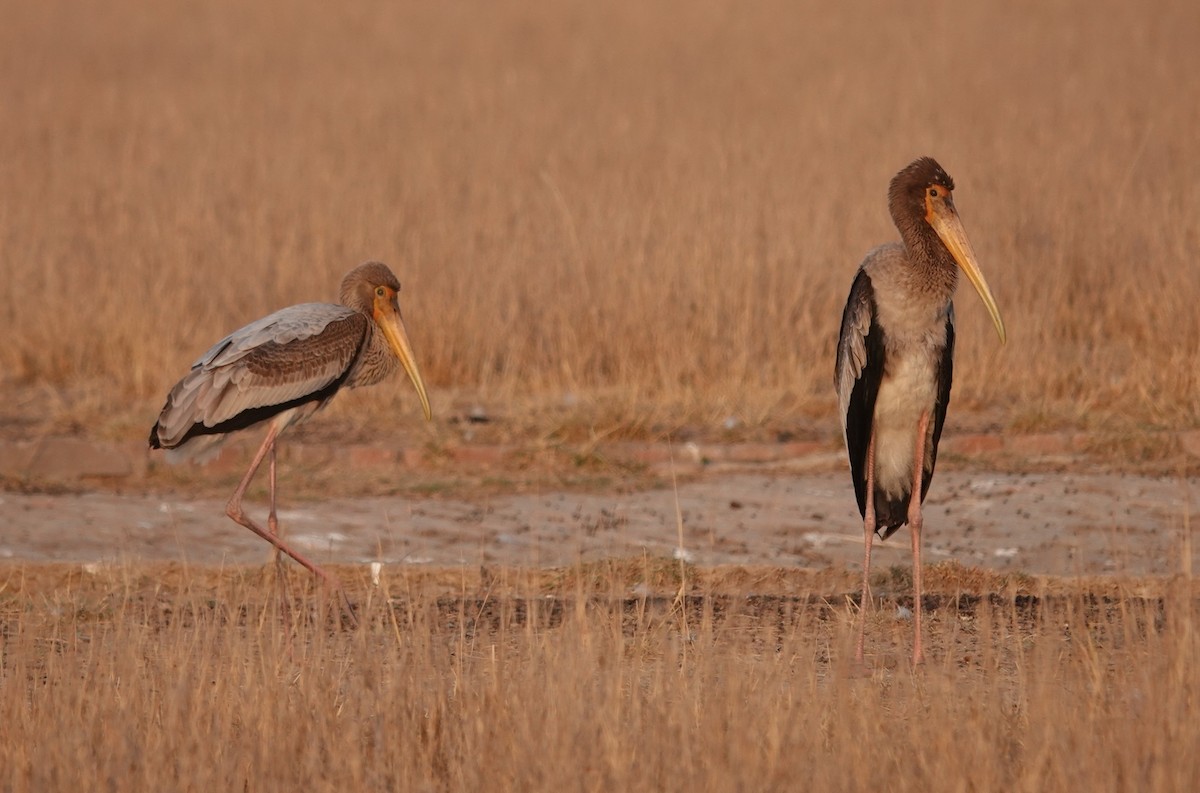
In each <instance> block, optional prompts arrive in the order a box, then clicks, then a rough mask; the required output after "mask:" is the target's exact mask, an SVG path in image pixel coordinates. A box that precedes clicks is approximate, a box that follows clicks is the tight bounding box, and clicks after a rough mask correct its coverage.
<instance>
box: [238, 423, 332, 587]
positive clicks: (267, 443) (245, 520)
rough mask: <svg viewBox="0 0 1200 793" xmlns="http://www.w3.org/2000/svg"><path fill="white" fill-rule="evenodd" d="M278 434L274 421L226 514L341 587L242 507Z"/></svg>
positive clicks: (273, 497)
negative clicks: (258, 522) (243, 498)
mask: <svg viewBox="0 0 1200 793" xmlns="http://www.w3.org/2000/svg"><path fill="white" fill-rule="evenodd" d="M278 435H279V429H278V427H276V426H275V424H273V423H272V424H271V426H270V429H268V430H267V437H266V438H264V439H263V443H262V446H260V447H259V449H258V452H257V453H256V454H255V455H254V459H253V460H252V461H251V462H250V468H249V469H248V470H247V471H246V475H245V476H244V477H242V481H241V483H240V484H239V485H238V486H237V490H235V491H233V495H232V496H230V498H229V503H228V504H226V505H225V514H226V515H228V516H229V517H230V518H232V519H233V521H234V522H235V523H237V524H238V525H241V526H245V527H246V528H247V529H249V530H250V531H252V532H254V533H255V534H257V535H258V536H259V537H262V538H263V539H264V540H266V541H267V542H269V543H271V545H273V546H275V549H276V550H278V551H283V552H284V553H286V554H287V555H288V556H290V557H292V558H293V559H295V560H296V561H297V562H299V563H300V564H301V565H302V566H303V567H304V568H305V569H307V570H309V571H310V572H312V573H313V574H315V575H316V576H317V577H318V578H320V579H321V580H322V581H324V582H325V583H326V584H328V585H330V586H331V587H333V588H334V589H340V588H341V585H340V584H339V583H338V580H337V579H336V578H334V577H333V576H331V575H330V574H329V573H326V572H325V571H324V570H322V569H321V568H320V567H318V566H317V565H315V564H313V563H312V562H310V561H309V560H308V559H305V558H304V557H303V556H301V555H300V554H299V553H298V552H297V551H294V550H292V548H291V547H289V546H288V545H287V543H285V542H284V541H283V540H282V539H280V538H279V535H278V534H277V533H276V532H275V530H274V527H272V530H271V531H270V532H267V531H264V530H263V529H262V527H261V526H259V525H258V524H257V523H255V522H254V521H252V520H250V518H249V516H247V515H246V512H245V511H244V510H243V509H242V497H243V496H245V495H246V488H247V487H249V486H250V480H251V479H253V478H254V473H255V472H256V471H257V470H258V467H259V466H260V465H262V461H263V458H264V457H266V456H267V454H268V453H271V454H274V450H275V438H276V436H278ZM272 480H274V477H272ZM273 484H274V482H273V481H272V485H273ZM274 512H275V488H274V487H272V488H271V517H272V519H273V518H274Z"/></svg>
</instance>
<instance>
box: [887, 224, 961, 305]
mask: <svg viewBox="0 0 1200 793" xmlns="http://www.w3.org/2000/svg"><path fill="white" fill-rule="evenodd" d="M922 226H924V228H922V229H913V228H911V227H910V228H903V227H902V228H901V234H902V236H903V238H904V249H905V251H906V253H907V254H908V261H909V262H910V264H911V265H912V269H913V271H914V275H916V276H917V278H916V279H915V280H916V282H917V284H919V285H920V286H921V287H922V288H924V289H925V290H926V291H929V292H936V293H942V294H945V295H947V296H950V295H953V294H954V290H955V288H956V287H957V286H958V264H957V263H956V262H955V261H954V257H953V256H951V255H950V251H949V249H948V248H946V246H945V244H944V243H943V242H942V240H941V238H940V237H938V235H937V233H936V232H934V230H933V229H932V228H930V227H929V226H928V225H926V224H924V223H922Z"/></svg>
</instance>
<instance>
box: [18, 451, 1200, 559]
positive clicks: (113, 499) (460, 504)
mask: <svg viewBox="0 0 1200 793" xmlns="http://www.w3.org/2000/svg"><path fill="white" fill-rule="evenodd" d="M946 468H947V469H948V470H939V472H938V475H937V478H936V479H935V482H934V485H933V488H932V490H931V492H930V495H929V498H928V500H927V502H926V529H925V541H924V547H925V549H926V557H925V558H926V560H927V562H929V563H935V562H939V561H946V560H954V561H957V562H959V563H961V564H963V565H968V566H977V567H983V568H988V569H993V570H998V571H1014V572H1025V573H1032V574H1046V575H1065V576H1070V575H1081V574H1088V575H1095V574H1102V575H1103V574H1132V575H1164V574H1172V573H1176V572H1179V571H1181V570H1184V569H1185V567H1186V565H1187V564H1192V565H1194V564H1195V562H1196V551H1195V548H1194V546H1192V545H1189V544H1188V543H1187V534H1188V530H1189V528H1190V523H1191V521H1190V513H1191V510H1192V506H1191V504H1192V503H1193V502H1194V501H1195V500H1196V498H1197V497H1198V496H1200V480H1198V479H1197V478H1196V477H1195V476H1182V475H1174V476H1158V475H1145V474H1132V473H1129V474H1122V473H1111V472H1080V473H1076V472H1071V467H1070V466H1068V467H1067V472H1046V473H1012V472H1001V471H994V472H993V471H988V470H978V469H976V470H965V468H964V467H960V468H958V469H956V468H955V467H954V466H953V465H952V464H951V465H947V466H946ZM184 470H185V471H186V472H187V473H185V476H186V477H195V480H196V481H203V480H204V478H205V469H203V468H196V469H184ZM302 477H304V472H303V471H299V470H287V471H284V472H283V473H282V474H281V487H282V488H285V490H284V491H283V492H284V494H285V500H284V504H285V506H284V508H283V509H282V510H281V513H280V520H281V524H282V526H283V530H284V533H285V536H287V537H289V538H290V540H291V541H292V542H293V543H295V544H296V545H297V547H298V548H300V549H303V550H305V551H309V552H311V554H312V556H313V557H314V558H315V559H316V560H317V561H321V562H329V563H338V564H354V563H370V562H382V563H384V564H388V565H393V564H394V565H428V566H446V565H464V564H465V565H472V566H474V565H479V564H496V565H511V566H540V567H545V566H555V565H565V564H572V563H575V562H579V561H585V562H586V561H592V560H599V559H608V558H629V557H652V558H656V559H661V558H664V557H665V558H678V555H680V554H682V555H683V557H684V558H685V559H687V560H689V561H691V562H693V563H695V564H697V565H772V566H778V567H784V568H787V567H797V568H810V569H811V568H855V567H857V566H858V565H859V563H860V560H861V553H862V530H861V523H860V521H859V517H858V513H857V510H856V508H855V504H854V500H853V491H852V490H851V488H850V485H849V479H848V476H847V474H846V473H845V472H843V471H841V470H838V466H837V464H835V463H831V462H829V461H828V460H824V461H819V464H817V465H815V466H813V465H804V464H803V461H792V463H788V462H786V461H785V462H783V463H780V462H779V461H775V462H774V463H772V464H770V465H754V464H749V465H743V466H734V467H726V468H720V467H714V468H713V469H708V468H702V469H698V470H696V471H693V472H692V473H690V474H689V475H688V476H686V477H684V481H681V482H680V483H679V484H678V485H677V486H672V485H671V484H670V480H669V479H665V478H663V477H658V478H657V479H653V480H650V479H647V480H646V485H645V486H644V487H638V486H629V484H628V483H621V484H619V485H615V486H612V487H608V488H606V487H604V486H599V487H592V488H587V487H582V488H581V487H578V486H571V487H562V488H560V487H557V486H555V485H554V484H553V483H550V484H545V483H543V484H538V483H537V482H534V483H533V484H526V485H523V486H521V487H519V488H515V489H514V491H513V492H504V490H505V488H503V487H500V488H497V487H495V486H491V487H479V488H474V489H471V488H467V489H466V490H465V491H463V490H462V489H461V488H460V489H459V492H454V493H453V494H452V495H449V496H448V495H446V494H445V493H440V492H434V493H429V494H420V493H415V494H413V493H407V494H402V495H390V496H361V497H352V496H349V495H339V496H337V497H331V498H320V497H319V496H318V495H316V494H314V493H312V492H311V489H310V492H308V493H307V494H305V495H304V496H302V497H299V498H297V497H294V496H290V495H289V491H288V490H286V488H288V487H289V481H290V482H291V485H290V486H291V487H292V488H293V489H292V491H290V492H291V493H294V492H296V490H297V488H296V484H297V483H296V481H295V480H296V479H297V478H302ZM66 490H70V491H71V492H64V489H62V488H59V489H54V488H43V489H40V491H39V489H38V488H17V489H9V490H7V491H3V490H0V560H5V561H15V562H21V561H28V562H33V563H41V562H79V563H84V564H88V563H97V562H108V561H124V560H146V561H185V562H188V563H191V564H203V565H211V564H222V563H226V564H229V563H251V564H253V563H258V562H262V561H264V560H266V559H267V558H268V556H269V551H268V549H267V548H266V547H265V545H264V543H263V542H262V541H261V540H259V539H258V538H256V537H255V536H253V535H252V534H251V533H250V532H248V531H246V530H245V529H243V528H241V527H240V526H237V525H236V524H234V523H233V522H231V521H230V520H229V519H227V518H226V517H225V515H224V504H225V499H224V498H223V497H218V496H217V495H215V492H214V491H213V490H212V489H211V488H209V489H208V492H207V493H206V494H205V495H204V496H203V497H197V496H191V495H181V493H188V492H195V490H191V491H189V490H188V489H187V488H186V487H180V486H178V484H177V483H175V484H171V485H170V486H165V485H163V484H162V483H161V482H157V483H156V482H155V481H154V480H153V479H151V480H150V481H148V482H145V483H143V484H142V485H140V486H138V487H107V486H87V485H81V486H75V487H72V488H68V489H66ZM21 491H25V492H21ZM31 491H32V492H31ZM208 493H213V494H212V495H209V494H208ZM264 496H265V494H264V493H263V491H262V488H256V489H255V490H254V491H253V498H252V499H251V500H249V501H248V502H247V503H248V506H249V509H250V511H251V514H252V515H254V516H261V517H262V518H263V519H264V520H265V512H266V504H265V500H264ZM680 521H681V522H682V531H683V539H682V543H680V541H679V523H680ZM875 547H876V551H875V557H874V559H875V561H874V564H875V565H879V566H883V567H886V566H888V565H907V564H908V562H909V558H910V556H909V554H910V551H909V537H908V533H907V530H902V531H900V532H898V533H897V534H896V535H895V536H893V537H892V538H891V539H890V540H888V541H887V542H883V543H876V546H875ZM1185 548H1191V550H1190V551H1185V550H1184V549H1185ZM1189 556H1190V557H1191V558H1190V559H1189V558H1187V557H1189Z"/></svg>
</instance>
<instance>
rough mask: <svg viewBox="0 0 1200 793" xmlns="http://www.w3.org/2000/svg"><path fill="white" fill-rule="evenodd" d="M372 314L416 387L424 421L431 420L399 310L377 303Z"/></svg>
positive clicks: (390, 304) (422, 381) (423, 385)
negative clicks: (423, 412)
mask: <svg viewBox="0 0 1200 793" xmlns="http://www.w3.org/2000/svg"><path fill="white" fill-rule="evenodd" d="M374 314H375V323H376V324H377V325H379V329H380V330H382V331H383V337H384V338H385V339H387V343H388V346H389V347H391V348H392V352H394V353H395V354H396V357H397V358H398V359H399V360H400V365H401V366H403V367H404V371H405V372H407V373H408V377H409V379H410V380H412V383H413V385H414V386H416V389H417V396H418V397H419V398H420V399H421V408H422V409H423V410H424V411H425V419H426V421H428V420H429V419H432V418H433V413H432V412H431V411H430V410H429V396H428V395H427V394H426V393H425V381H424V380H422V379H421V372H420V370H418V369H417V359H416V358H415V357H413V351H412V345H410V344H409V343H408V332H407V331H405V330H404V320H402V319H400V309H399V308H398V307H396V305H395V303H393V302H390V301H389V302H386V303H383V305H382V306H381V305H379V304H378V303H377V304H376V307H375V311H374Z"/></svg>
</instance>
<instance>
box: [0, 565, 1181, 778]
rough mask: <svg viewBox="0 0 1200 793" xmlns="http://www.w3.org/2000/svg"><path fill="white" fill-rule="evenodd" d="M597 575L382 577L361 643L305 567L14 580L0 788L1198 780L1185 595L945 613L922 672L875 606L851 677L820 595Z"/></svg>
mask: <svg viewBox="0 0 1200 793" xmlns="http://www.w3.org/2000/svg"><path fill="white" fill-rule="evenodd" d="M594 572H595V571H577V574H570V575H567V576H566V577H565V578H564V579H563V582H564V584H563V586H560V587H557V588H554V587H550V588H547V586H546V583H547V580H546V579H545V577H544V575H545V574H544V573H529V574H522V573H520V572H519V571H517V572H513V571H508V572H506V573H505V574H504V580H503V581H500V580H495V581H492V582H491V583H486V582H485V583H484V585H483V587H482V588H479V587H478V586H477V584H478V582H471V583H470V584H467V583H466V582H465V580H464V581H463V582H461V583H459V585H458V586H457V587H456V586H455V585H454V583H453V581H452V579H451V580H450V581H449V582H448V581H446V580H442V581H441V582H440V583H438V582H436V581H431V580H430V579H429V578H428V577H427V575H426V574H424V573H414V574H407V573H404V572H401V571H396V570H394V569H392V570H387V571H385V574H384V576H383V578H382V580H381V586H380V587H379V588H372V587H370V586H369V585H367V584H365V583H364V582H360V583H358V584H354V586H353V587H352V589H353V591H354V595H355V597H356V599H357V600H358V602H359V606H360V615H361V617H362V626H361V627H360V628H359V629H358V630H347V629H344V628H342V627H341V626H339V624H338V621H337V620H336V618H334V617H331V616H330V614H329V612H325V611H322V610H321V609H320V608H314V604H316V603H317V602H318V600H316V599H314V596H313V595H312V594H311V593H304V592H302V591H301V590H304V589H306V585H307V584H308V583H309V582H308V579H307V578H303V577H299V576H292V577H291V579H290V581H289V583H288V584H287V587H288V588H289V589H290V591H289V592H288V597H289V599H291V604H292V605H291V606H290V607H287V608H286V609H284V610H283V611H281V607H280V602H279V600H278V595H279V593H280V591H281V590H279V589H278V588H277V587H275V586H274V585H273V584H272V583H271V578H270V576H269V575H268V576H266V577H265V578H264V577H263V576H262V575H261V574H259V573H257V572H252V571H241V570H234V571H227V572H226V573H224V574H219V575H215V574H213V573H212V572H211V571H210V572H205V571H201V570H187V569H182V568H169V569H163V568H149V567H139V566H128V567H120V568H114V569H109V570H106V571H101V572H100V573H98V574H96V575H92V576H87V575H83V576H81V575H80V574H79V572H78V570H76V571H74V572H73V573H68V572H66V571H65V570H58V571H57V572H56V571H54V570H46V569H39V568H25V569H22V568H10V569H7V570H5V572H4V580H3V585H2V586H0V661H2V663H0V786H3V787H4V789H6V790H13V791H24V790H68V789H82V790H97V789H110V790H127V789H144V790H242V789H248V790H260V789H270V790H300V789H305V790H346V789H350V790H412V791H440V790H447V791H449V790H485V789H486V790H514V791H515V790H520V791H538V790H555V791H558V790H628V791H641V790H658V791H672V790H700V791H704V790H712V791H724V790H800V789H812V790H870V789H886V790H900V791H904V790H929V789H940V790H946V789H957V790H1018V791H1019V790H1029V791H1075V790H1097V791H1103V790H1131V789H1136V790H1147V791H1157V790H1185V789H1190V788H1191V786H1192V785H1193V783H1194V781H1195V779H1196V778H1197V776H1198V775H1200V758H1198V757H1197V755H1196V753H1195V747H1196V745H1197V741H1200V722H1198V721H1197V720H1196V719H1195V718H1193V715H1194V712H1193V711H1194V704H1195V701H1196V698H1197V697H1198V696H1200V671H1198V667H1197V665H1196V664H1195V663H1193V659H1194V658H1195V657H1196V653H1197V652H1200V632H1198V631H1197V629H1196V625H1197V623H1196V619H1197V616H1198V615H1197V613H1196V608H1195V602H1196V601H1195V600H1194V599H1193V598H1194V593H1191V594H1189V591H1188V590H1187V589H1186V588H1184V589H1181V588H1179V587H1174V588H1171V587H1167V588H1166V592H1165V594H1164V595H1163V596H1162V597H1157V596H1156V597H1151V598H1142V597H1134V596H1132V595H1131V593H1130V592H1129V591H1125V592H1123V593H1120V594H1117V595H1115V596H1106V595H1103V594H1099V595H1098V594H1097V593H1095V592H1090V591H1089V590H1087V589H1086V588H1085V587H1081V586H1079V585H1078V584H1067V585H1060V586H1059V588H1058V590H1057V594H1053V593H1051V592H1049V591H1048V590H1043V591H1042V594H1041V595H1039V596H1037V597H1036V598H1028V597H1026V598H1017V597H1015V596H1012V595H1009V596H999V597H994V598H992V599H991V600H988V599H984V600H972V599H970V598H958V599H955V598H954V597H950V598H949V599H947V598H946V597H943V598H942V599H941V600H940V602H939V605H938V607H937V608H936V609H935V610H934V611H933V612H932V613H931V620H930V624H929V630H928V635H929V637H930V639H931V640H932V645H933V651H932V652H931V662H930V663H929V664H928V665H927V666H926V667H925V668H924V669H923V670H920V671H918V672H916V673H914V672H912V671H911V670H910V669H909V668H908V664H907V661H906V660H905V658H904V654H905V653H906V652H907V647H908V643H909V638H910V637H909V629H910V626H909V624H908V623H906V622H902V621H897V620H895V619H894V618H893V617H892V616H891V613H890V612H887V611H885V612H882V613H877V614H876V615H875V616H874V617H873V618H872V621H871V624H870V628H869V630H870V646H871V650H872V651H873V656H872V659H871V666H872V668H871V671H870V672H869V673H868V674H866V675H862V674H859V673H858V671H857V670H856V669H855V667H854V665H853V664H852V663H851V662H850V661H849V659H848V655H849V650H850V648H851V646H852V637H853V611H852V609H851V608H849V607H848V606H846V605H843V601H841V600H840V599H835V600H834V601H832V602H829V601H828V600H823V599H822V598H821V597H820V593H821V591H822V590H810V591H808V592H807V593H802V594H799V595H786V594H774V595H772V594H770V593H767V594H765V595H764V596H763V597H760V598H759V599H758V600H746V599H745V598H744V597H736V596H735V597H727V596H722V595H721V593H720V592H719V591H716V590H715V589H714V590H713V591H711V592H709V593H707V595H705V593H699V594H700V596H699V597H696V598H694V599H691V600H689V601H688V603H687V607H686V608H683V609H672V608H671V606H670V603H671V596H670V595H669V594H667V595H666V596H665V597H663V598H653V597H652V598H650V599H648V600H640V599H637V598H633V599H629V596H628V589H627V588H626V587H625V581H624V580H623V577H622V576H623V571H621V570H616V569H614V575H613V577H611V578H609V579H608V580H607V581H604V580H603V578H602V577H601V578H594V577H593V574H594ZM624 572H627V571H624ZM760 572H761V571H760ZM701 578H703V577H701ZM584 580H592V581H593V582H594V583H593V584H583V583H581V582H582V581H584ZM492 584H495V587H494V590H493V587H492ZM669 589H670V587H669V586H668V587H666V590H668V591H669ZM497 593H499V594H497ZM958 594H963V590H962V589H961V588H960V589H959V592H958ZM814 596H816V597H814ZM293 598H294V599H293Z"/></svg>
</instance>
